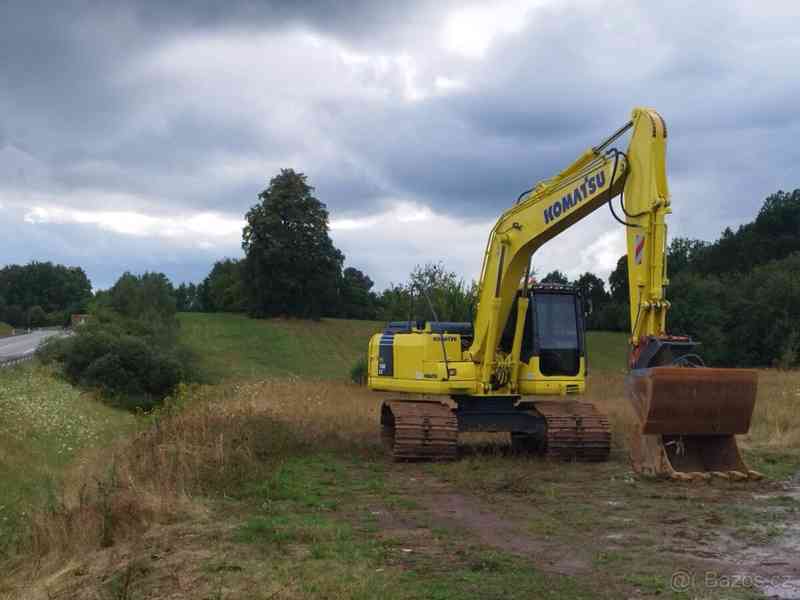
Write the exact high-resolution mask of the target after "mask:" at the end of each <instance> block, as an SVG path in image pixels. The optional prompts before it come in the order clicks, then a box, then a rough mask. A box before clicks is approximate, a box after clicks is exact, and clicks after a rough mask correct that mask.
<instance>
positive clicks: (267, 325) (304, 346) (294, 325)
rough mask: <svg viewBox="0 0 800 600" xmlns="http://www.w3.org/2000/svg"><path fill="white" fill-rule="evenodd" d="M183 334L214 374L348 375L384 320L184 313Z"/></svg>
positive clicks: (217, 377)
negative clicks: (288, 318) (314, 319)
mask: <svg viewBox="0 0 800 600" xmlns="http://www.w3.org/2000/svg"><path fill="white" fill-rule="evenodd" d="M178 319H179V320H180V324H181V333H180V336H181V340H182V341H183V342H184V343H185V344H186V345H188V346H189V347H190V348H192V349H193V350H195V352H196V353H197V354H198V355H199V356H200V360H201V367H202V369H203V371H204V372H205V373H207V374H208V375H209V376H210V377H211V379H212V380H214V381H220V380H225V379H259V378H264V377H271V376H293V375H294V376H301V377H309V378H313V379H340V380H342V379H346V378H347V377H348V373H349V372H350V369H351V367H352V366H353V364H354V363H355V362H356V360H357V359H358V358H359V357H360V356H364V355H365V354H366V352H367V344H368V343H369V338H370V336H371V335H372V334H373V333H375V332H377V331H380V330H381V328H382V327H383V323H379V322H376V321H354V320H347V319H322V320H321V321H301V320H287V319H249V318H247V317H246V316H244V315H237V314H224V313H216V314H203V313H182V314H180V315H178Z"/></svg>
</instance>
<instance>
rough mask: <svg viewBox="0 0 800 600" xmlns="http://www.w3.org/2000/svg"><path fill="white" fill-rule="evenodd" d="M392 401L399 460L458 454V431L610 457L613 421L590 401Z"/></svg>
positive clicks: (391, 428)
mask: <svg viewBox="0 0 800 600" xmlns="http://www.w3.org/2000/svg"><path fill="white" fill-rule="evenodd" d="M453 400H454V403H455V406H451V405H450V404H448V403H447V402H442V401H440V400H433V399H431V400H427V399H425V400H411V399H396V400H387V401H385V402H384V403H383V405H382V407H381V429H382V436H383V441H384V445H385V446H386V448H387V450H388V451H389V452H390V453H391V455H392V457H393V458H394V460H396V461H403V460H418V461H420V460H424V461H445V460H454V459H456V458H457V457H458V434H459V432H462V431H463V432H508V433H510V434H511V441H512V445H513V447H514V448H515V449H517V450H521V451H529V452H534V453H537V454H541V455H543V456H546V457H548V458H552V459H555V460H569V461H587V462H599V461H604V460H607V459H608V455H609V451H610V447H611V432H610V429H609V425H608V419H607V418H606V416H605V415H603V414H602V413H600V412H599V411H597V409H595V407H594V406H593V405H591V404H589V403H587V402H578V401H575V400H540V401H535V402H520V401H519V399H518V398H516V397H480V398H477V397H469V396H467V397H456V398H453Z"/></svg>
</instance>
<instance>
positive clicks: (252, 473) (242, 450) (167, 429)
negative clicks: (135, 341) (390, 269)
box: [28, 371, 800, 556]
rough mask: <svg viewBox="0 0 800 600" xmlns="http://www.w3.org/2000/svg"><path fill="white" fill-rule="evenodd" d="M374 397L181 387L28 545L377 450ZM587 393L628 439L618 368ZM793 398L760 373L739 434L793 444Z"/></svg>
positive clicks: (65, 541)
mask: <svg viewBox="0 0 800 600" xmlns="http://www.w3.org/2000/svg"><path fill="white" fill-rule="evenodd" d="M381 399H382V398H381V395H379V394H376V393H373V392H369V391H368V390H366V389H364V388H360V387H357V386H354V385H349V384H346V383H336V382H328V383H326V384H324V385H321V384H319V383H314V382H307V381H303V380H292V379H274V380H265V381H260V382H253V383H246V384H240V385H231V386H225V387H213V388H211V387H202V388H192V389H189V388H184V389H182V390H181V393H180V394H179V396H178V397H177V398H176V399H174V400H173V401H172V402H170V403H169V404H168V406H167V408H165V409H164V410H163V411H161V412H160V413H159V414H158V415H156V416H154V417H153V418H152V419H151V422H150V424H149V426H148V427H146V428H144V429H143V430H142V431H141V432H139V433H138V434H137V435H135V436H134V437H132V438H131V439H129V440H127V441H125V442H124V443H121V444H119V445H117V446H116V447H115V448H114V449H113V451H110V452H109V451H105V452H104V455H103V456H99V457H98V460H97V461H96V466H95V467H94V468H93V469H88V470H86V469H84V470H83V471H82V472H81V473H80V476H79V481H80V484H73V485H72V486H69V488H68V490H69V492H68V493H67V494H66V495H65V497H64V498H63V499H62V501H61V502H60V503H59V504H58V505H57V506H55V507H52V509H51V510H49V511H47V512H45V513H41V514H39V515H37V516H36V517H35V518H34V519H33V527H32V531H33V535H32V536H31V538H30V548H28V550H31V551H33V552H34V553H35V554H38V555H40V556H41V555H44V554H47V553H50V552H53V551H57V552H68V553H74V552H75V551H76V549H77V548H87V547H98V546H103V545H109V544H112V543H114V542H115V541H116V540H118V539H122V538H125V537H128V536H130V535H133V534H135V533H136V532H139V531H142V530H144V528H145V527H146V526H147V525H148V524H150V523H153V522H165V521H169V520H171V519H173V518H174V517H175V516H177V515H178V514H180V513H181V511H185V510H189V509H190V507H191V506H192V502H191V499H192V498H194V497H196V496H203V495H213V494H215V493H225V494H227V495H236V494H237V493H240V492H241V488H242V485H243V484H244V483H246V482H248V481H249V482H252V481H254V480H258V479H262V480H263V479H264V478H267V477H269V475H270V473H272V472H274V471H275V469H277V468H278V467H279V466H280V465H281V463H282V461H284V460H286V459H287V458H288V457H291V456H297V455H299V454H300V455H302V454H303V453H315V452H320V451H323V452H332V453H342V454H348V455H353V454H356V455H357V454H362V455H363V456H365V457H370V456H374V454H375V453H376V452H379V439H378V431H377V423H378V412H379V406H380V401H381ZM584 399H585V400H588V401H591V402H594V403H595V404H596V405H597V406H598V407H599V408H600V409H601V410H603V411H605V412H606V413H607V414H608V415H609V416H610V420H611V423H612V428H613V435H614V440H615V447H616V448H617V449H618V450H620V451H622V450H624V448H625V447H626V445H627V440H628V436H629V434H630V433H631V432H632V431H633V430H634V427H635V425H634V423H635V421H634V416H633V412H632V410H631V409H630V407H629V406H628V404H627V400H626V399H625V397H624V393H623V376H622V375H617V374H607V375H595V376H593V377H592V380H591V387H590V389H589V392H588V393H587V395H586V396H585V397H584ZM798 402H800V374H799V373H785V372H774V371H765V372H762V373H761V382H760V391H759V398H758V404H757V409H756V413H755V415H754V419H753V427H752V431H751V433H750V434H749V435H748V436H744V439H743V442H744V443H745V444H746V445H747V446H748V447H750V448H758V447H770V448H776V447H779V448H798V445H799V443H800V411H797V410H796V407H797V405H798ZM620 455H623V454H622V453H621V452H620ZM109 456H110V458H109Z"/></svg>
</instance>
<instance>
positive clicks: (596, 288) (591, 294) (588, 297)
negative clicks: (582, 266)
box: [575, 273, 610, 329]
mask: <svg viewBox="0 0 800 600" xmlns="http://www.w3.org/2000/svg"><path fill="white" fill-rule="evenodd" d="M575 287H576V288H577V289H578V291H579V292H580V294H581V297H582V298H583V309H584V313H586V314H587V315H589V317H588V318H587V320H586V326H587V327H588V328H589V329H595V328H596V321H597V317H598V315H599V314H600V312H601V310H602V309H603V307H604V306H605V305H606V304H607V303H608V302H609V300H610V296H609V295H608V292H606V284H605V282H604V281H603V280H602V279H600V278H599V277H598V276H597V275H594V274H592V273H584V274H583V275H581V276H580V277H578V280H577V281H576V282H575Z"/></svg>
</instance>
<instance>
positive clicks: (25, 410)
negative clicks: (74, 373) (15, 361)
mask: <svg viewBox="0 0 800 600" xmlns="http://www.w3.org/2000/svg"><path fill="white" fill-rule="evenodd" d="M132 426H133V417H132V416H131V415H130V414H127V413H123V412H121V411H118V410H115V409H112V408H109V407H107V406H105V405H103V404H101V403H99V402H97V401H96V400H95V399H94V398H93V397H92V396H91V395H89V394H85V393H83V392H80V391H78V390H76V389H75V388H74V387H72V386H71V385H69V384H68V383H66V382H64V381H62V380H61V379H59V378H58V377H56V376H55V375H54V373H53V371H52V370H50V369H47V368H44V367H40V366H37V365H36V364H34V363H26V364H24V365H20V366H16V367H12V368H6V369H0V440H2V441H0V481H2V485H0V555H2V553H3V552H4V551H5V550H7V549H8V547H9V545H10V544H12V542H13V540H14V538H15V536H16V534H17V533H18V532H19V528H20V520H21V519H24V518H25V516H26V515H29V514H30V513H31V511H32V510H33V509H34V508H36V507H41V506H42V505H50V506H51V505H52V504H53V503H54V502H56V501H57V499H58V497H59V489H60V484H61V483H62V481H63V479H64V476H65V473H66V470H67V469H68V468H70V467H73V466H76V464H75V460H76V458H77V457H78V456H79V454H80V452H81V451H82V450H85V449H87V448H91V447H102V446H107V445H108V444H109V442H110V441H111V440H112V439H113V438H114V437H117V436H119V435H121V434H124V433H125V432H127V431H130V430H131V429H132Z"/></svg>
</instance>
